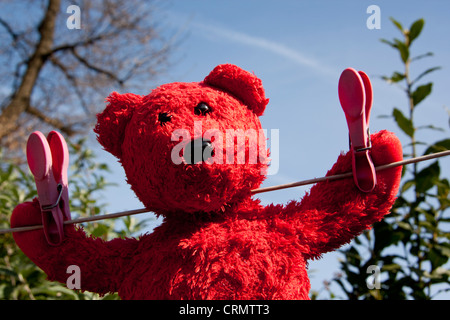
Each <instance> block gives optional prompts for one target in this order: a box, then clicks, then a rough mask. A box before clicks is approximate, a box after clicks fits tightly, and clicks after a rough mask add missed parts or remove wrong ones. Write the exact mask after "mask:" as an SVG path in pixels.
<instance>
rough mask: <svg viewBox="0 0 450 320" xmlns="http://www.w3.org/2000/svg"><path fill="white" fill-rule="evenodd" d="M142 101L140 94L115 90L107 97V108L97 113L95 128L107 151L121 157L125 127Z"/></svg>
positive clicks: (99, 140)
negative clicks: (122, 92)
mask: <svg viewBox="0 0 450 320" xmlns="http://www.w3.org/2000/svg"><path fill="white" fill-rule="evenodd" d="M141 101H142V96H140V95H136V94H132V93H125V94H119V93H117V92H113V93H111V94H110V95H109V97H108V98H106V102H107V103H108V105H107V106H106V108H105V110H104V111H103V112H102V113H99V114H97V124H96V126H95V128H94V132H95V133H96V134H97V140H98V142H100V144H101V145H102V146H103V147H104V148H105V150H106V151H108V152H110V153H111V154H113V155H114V156H116V157H117V158H119V159H120V158H121V156H122V143H123V140H124V137H125V128H126V127H127V124H128V123H129V122H130V120H131V117H132V116H133V113H134V110H135V109H136V107H137V106H139V105H140V104H141Z"/></svg>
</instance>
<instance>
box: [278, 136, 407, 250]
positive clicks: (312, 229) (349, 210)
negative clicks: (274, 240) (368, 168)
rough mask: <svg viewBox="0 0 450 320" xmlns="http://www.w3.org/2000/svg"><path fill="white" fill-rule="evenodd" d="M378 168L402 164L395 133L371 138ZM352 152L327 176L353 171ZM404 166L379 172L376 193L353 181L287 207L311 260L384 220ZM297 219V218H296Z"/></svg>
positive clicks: (323, 187) (317, 188)
mask: <svg viewBox="0 0 450 320" xmlns="http://www.w3.org/2000/svg"><path fill="white" fill-rule="evenodd" d="M371 139H372V145H373V147H372V151H371V156H372V159H373V162H374V165H375V166H380V165H383V164H387V163H391V162H396V161H400V160H401V159H402V158H403V157H402V147H401V144H400V142H399V140H398V139H397V138H396V137H395V135H394V134H393V133H390V132H388V131H380V132H378V133H376V134H373V135H372V136H371ZM351 170H352V169H351V153H350V152H348V153H347V154H344V155H340V156H339V158H338V160H337V162H336V163H335V164H334V165H333V167H332V169H331V170H330V171H329V172H328V173H327V176H331V175H335V174H339V173H344V172H350V171H351ZM401 171H402V167H401V166H399V167H395V168H392V169H388V170H383V171H377V186H376V187H375V189H374V190H373V191H372V192H367V193H366V192H362V191H360V190H359V189H358V188H357V187H356V185H355V183H354V181H353V179H351V178H350V179H343V180H337V181H331V182H321V183H318V184H316V185H314V186H313V187H312V188H311V190H310V192H309V193H308V194H307V195H305V197H304V198H303V199H302V201H301V203H298V202H294V203H292V204H291V205H288V206H287V207H286V212H285V214H286V217H291V219H295V220H296V221H295V224H296V225H297V232H298V235H299V237H300V238H301V240H300V241H301V242H302V243H304V244H306V247H307V248H308V252H307V255H309V257H310V258H314V257H318V256H320V255H321V254H322V253H325V252H328V251H332V250H335V249H337V248H339V247H340V246H342V245H344V244H346V243H348V242H350V241H351V240H352V239H353V238H354V237H356V236H358V235H359V234H360V233H361V232H363V231H364V230H366V229H369V228H370V227H371V225H372V224H373V223H375V222H378V221H380V220H381V219H382V218H383V217H384V216H385V215H386V214H388V213H389V212H390V210H391V207H392V205H393V204H394V202H395V200H396V194H397V192H398V188H399V185H400V179H401ZM294 217H295V218H294Z"/></svg>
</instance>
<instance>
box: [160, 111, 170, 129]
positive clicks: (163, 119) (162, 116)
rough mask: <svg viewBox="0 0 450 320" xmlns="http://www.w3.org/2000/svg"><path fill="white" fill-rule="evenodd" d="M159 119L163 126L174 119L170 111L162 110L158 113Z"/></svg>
mask: <svg viewBox="0 0 450 320" xmlns="http://www.w3.org/2000/svg"><path fill="white" fill-rule="evenodd" d="M158 121H159V124H160V125H161V126H165V125H166V122H170V121H172V115H170V114H169V113H168V112H160V113H159V114H158Z"/></svg>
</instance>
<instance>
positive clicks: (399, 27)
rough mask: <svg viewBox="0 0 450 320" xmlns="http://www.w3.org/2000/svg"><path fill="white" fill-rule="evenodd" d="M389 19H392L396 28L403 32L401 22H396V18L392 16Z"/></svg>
mask: <svg viewBox="0 0 450 320" xmlns="http://www.w3.org/2000/svg"><path fill="white" fill-rule="evenodd" d="M389 20H391V21H392V23H393V24H394V25H395V26H396V27H397V29H398V30H400V32H401V33H404V29H403V26H402V24H401V23H400V22H398V21H397V20H395V19H394V18H392V17H390V18H389Z"/></svg>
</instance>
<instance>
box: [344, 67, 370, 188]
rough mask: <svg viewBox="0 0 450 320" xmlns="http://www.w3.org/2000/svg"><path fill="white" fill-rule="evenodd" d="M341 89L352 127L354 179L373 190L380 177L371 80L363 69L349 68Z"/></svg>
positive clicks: (349, 124) (350, 136) (350, 127)
mask: <svg viewBox="0 0 450 320" xmlns="http://www.w3.org/2000/svg"><path fill="white" fill-rule="evenodd" d="M338 92H339V100H340V103H341V106H342V109H343V110H344V113H345V118H346V120H347V125H348V130H349V138H350V150H351V151H352V170H353V178H354V181H355V183H356V186H357V187H358V188H359V189H360V190H361V191H363V192H371V191H372V190H373V189H374V188H375V186H376V184H377V176H376V172H375V166H374V165H373V162H372V158H371V156H370V149H371V147H372V145H371V141H370V131H369V118H370V110H371V108H372V99H373V96H372V85H371V83H370V79H369V77H368V76H367V74H365V73H364V72H362V71H359V72H357V71H356V70H355V69H353V68H347V69H345V70H344V71H343V72H342V74H341V77H340V78H339V86H338Z"/></svg>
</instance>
